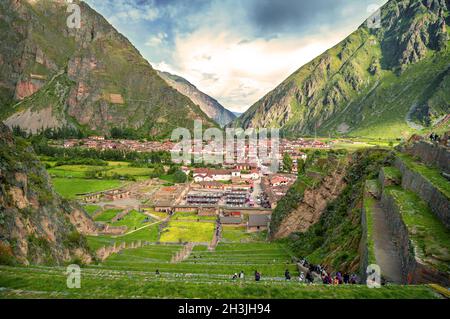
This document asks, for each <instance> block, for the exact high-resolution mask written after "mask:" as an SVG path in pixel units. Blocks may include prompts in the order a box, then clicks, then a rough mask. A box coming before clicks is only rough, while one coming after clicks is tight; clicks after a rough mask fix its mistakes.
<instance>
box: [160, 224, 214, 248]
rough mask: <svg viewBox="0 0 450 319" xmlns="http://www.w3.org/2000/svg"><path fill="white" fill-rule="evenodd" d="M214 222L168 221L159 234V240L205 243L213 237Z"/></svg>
mask: <svg viewBox="0 0 450 319" xmlns="http://www.w3.org/2000/svg"><path fill="white" fill-rule="evenodd" d="M214 228H215V224H214V223H212V222H177V221H170V222H169V226H168V227H167V228H166V229H165V230H164V231H163V232H162V234H161V239H160V241H161V242H165V243H177V242H194V243H206V242H210V241H211V240H212V238H213V232H214Z"/></svg>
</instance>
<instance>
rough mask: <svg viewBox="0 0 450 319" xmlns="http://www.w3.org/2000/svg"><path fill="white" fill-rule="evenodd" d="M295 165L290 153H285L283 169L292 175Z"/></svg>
mask: <svg viewBox="0 0 450 319" xmlns="http://www.w3.org/2000/svg"><path fill="white" fill-rule="evenodd" d="M293 165H294V162H293V161H292V158H291V156H290V155H289V154H288V153H284V156H283V169H284V171H286V172H288V173H291V172H292V166H293Z"/></svg>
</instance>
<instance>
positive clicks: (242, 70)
mask: <svg viewBox="0 0 450 319" xmlns="http://www.w3.org/2000/svg"><path fill="white" fill-rule="evenodd" d="M345 35H346V34H338V33H328V34H322V35H321V36H318V37H311V38H304V37H303V38H294V37H291V38H283V39H271V40H266V39H256V40H253V41H243V40H244V39H242V38H241V37H240V36H239V35H238V34H235V33H231V32H227V31H218V30H212V29H211V28H202V29H200V30H197V31H196V32H193V33H190V34H188V35H184V36H178V37H176V39H175V50H174V52H173V61H175V63H174V64H173V65H169V64H168V63H166V62H163V63H160V64H158V65H155V67H156V68H163V69H164V70H165V71H168V72H171V73H176V74H179V75H180V76H183V77H185V78H186V79H187V80H189V81H190V82H192V83H193V84H194V85H196V86H197V87H198V88H200V89H201V90H202V91H204V92H205V93H207V94H209V95H211V96H213V97H214V98H216V99H217V100H219V101H220V102H221V103H222V104H223V105H224V106H226V107H228V108H230V109H232V110H233V111H241V112H242V111H245V110H246V109H247V108H248V107H250V106H251V105H252V104H253V103H254V102H256V101H257V100H258V99H260V98H261V97H262V96H264V95H265V94H266V93H267V92H269V91H270V90H272V89H273V88H274V87H275V86H276V85H278V84H279V83H280V82H281V81H283V80H284V79H285V78H286V77H288V76H289V75H290V74H291V73H293V72H294V71H296V70H297V69H298V68H299V67H300V66H301V65H303V64H305V63H307V62H308V61H310V60H312V59H313V58H314V57H316V56H317V55H319V54H320V53H322V52H323V51H325V50H326V49H328V48H329V47H331V46H332V45H334V44H335V43H337V42H339V41H340V40H341V39H342V38H343V37H344V36H345Z"/></svg>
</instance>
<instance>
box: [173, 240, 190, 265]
mask: <svg viewBox="0 0 450 319" xmlns="http://www.w3.org/2000/svg"><path fill="white" fill-rule="evenodd" d="M194 247H195V244H194V243H187V244H186V245H184V246H183V248H182V249H181V250H180V251H178V252H177V253H176V254H175V255H173V256H172V260H171V261H170V262H171V263H172V264H177V263H180V262H182V261H184V260H186V259H188V258H189V256H190V255H191V253H192V250H193V249H194Z"/></svg>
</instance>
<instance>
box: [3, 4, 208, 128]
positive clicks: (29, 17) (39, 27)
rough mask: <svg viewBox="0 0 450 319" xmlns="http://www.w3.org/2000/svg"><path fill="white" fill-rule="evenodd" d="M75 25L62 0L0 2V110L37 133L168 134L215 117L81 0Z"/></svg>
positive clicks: (12, 121)
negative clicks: (70, 22) (67, 128)
mask: <svg viewBox="0 0 450 319" xmlns="http://www.w3.org/2000/svg"><path fill="white" fill-rule="evenodd" d="M76 3H77V4H79V6H80V8H81V28H80V29H76V28H69V27H68V26H67V21H66V20H67V18H68V16H69V15H70V13H67V12H66V10H67V2H66V1H62V0H57V1H54V0H53V1H50V0H21V1H16V0H7V1H2V2H1V3H0V103H1V105H2V107H1V111H0V113H1V114H0V116H1V118H3V119H4V120H5V122H6V123H7V124H8V125H9V126H20V127H22V128H23V129H26V130H28V131H33V132H36V131H37V130H39V129H41V128H46V127H49V128H56V127H63V126H71V127H76V128H78V129H80V130H82V131H85V132H89V133H99V134H107V133H109V131H110V130H111V128H113V127H122V128H127V129H132V130H134V131H136V132H138V133H139V134H140V135H141V136H143V137H145V136H168V135H169V134H170V132H171V131H172V130H173V129H174V128H176V127H187V128H192V127H193V122H194V120H195V119H201V120H202V121H203V123H204V126H205V127H213V126H216V124H215V123H214V122H213V121H211V120H210V119H209V118H208V117H207V116H206V114H204V113H203V112H202V111H201V109H200V108H199V107H198V106H196V105H195V104H194V103H192V101H190V100H189V99H188V98H187V97H185V96H184V95H182V94H180V93H179V92H177V91H176V90H174V89H173V88H171V87H170V86H169V85H167V84H166V82H165V81H164V80H163V79H161V78H160V77H159V75H158V74H157V72H156V71H155V70H154V69H153V68H152V66H151V65H150V64H149V63H148V62H147V61H146V60H145V59H144V58H143V57H142V56H141V54H140V53H139V51H138V50H137V49H136V48H135V47H134V46H133V45H132V44H131V43H130V42H129V41H128V40H127V39H126V38H125V37H124V36H123V35H121V34H120V33H119V32H117V31H116V30H115V29H114V28H113V27H112V26H111V25H110V24H109V23H108V22H107V21H106V20H105V19H104V18H103V17H102V16H101V15H100V14H98V13H97V12H95V11H94V10H93V9H91V8H90V7H89V6H88V5H87V4H86V3H84V2H78V1H76Z"/></svg>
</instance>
